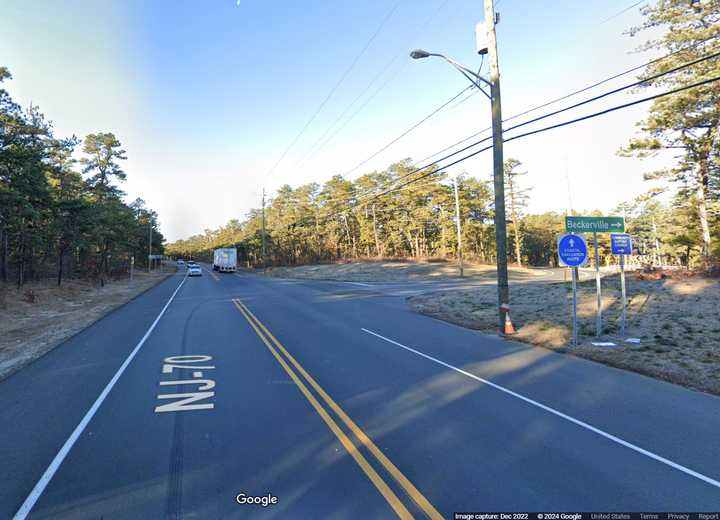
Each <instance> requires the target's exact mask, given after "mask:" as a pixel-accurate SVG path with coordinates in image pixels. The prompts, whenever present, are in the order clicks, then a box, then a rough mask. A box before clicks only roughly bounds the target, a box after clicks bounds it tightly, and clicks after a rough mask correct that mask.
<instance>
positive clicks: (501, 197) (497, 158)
mask: <svg viewBox="0 0 720 520" xmlns="http://www.w3.org/2000/svg"><path fill="white" fill-rule="evenodd" d="M484 1H485V25H486V28H487V45H488V58H489V62H490V102H491V104H492V131H493V184H494V186H495V243H496V246H495V247H496V250H497V283H498V311H499V322H498V323H499V328H500V333H501V334H503V333H504V331H505V315H506V314H507V313H508V312H509V310H510V288H509V286H508V270H507V229H506V227H507V226H506V222H505V178H504V173H503V133H502V110H501V105H500V67H499V65H498V55H497V39H496V36H495V7H494V5H493V0H484Z"/></svg>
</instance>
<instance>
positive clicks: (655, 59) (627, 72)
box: [418, 37, 714, 162]
mask: <svg viewBox="0 0 720 520" xmlns="http://www.w3.org/2000/svg"><path fill="white" fill-rule="evenodd" d="M712 39H714V37H711V38H707V39H705V40H701V41H699V42H696V43H695V44H693V45H689V46H687V47H683V48H681V49H678V50H676V51H673V52H671V53H668V54H665V55H663V56H660V57H659V58H654V59H652V60H649V61H647V62H645V63H642V64H640V65H636V66H634V67H631V68H629V69H626V70H624V71H622V72H619V73H617V74H614V75H612V76H610V77H608V78H605V79H603V80H600V81H597V82H595V83H592V84H591V85H588V86H586V87H583V88H581V89H578V90H575V91H573V92H570V93H569V94H565V95H563V96H560V97H558V98H555V99H553V100H551V101H547V102H545V103H542V104H540V105H537V106H534V107H532V108H528V109H526V110H523V111H522V112H519V113H517V114H515V115H512V116H510V117H507V118H505V119H503V123H506V122H508V121H512V120H514V119H517V118H519V117H522V116H524V115H527V114H530V113H531V112H535V111H536V110H540V109H542V108H545V107H547V106H550V105H554V104H555V103H559V102H560V101H564V100H565V99H568V98H571V97H573V96H576V95H578V94H582V93H583V92H587V91H588V90H591V89H593V88H595V87H599V86H600V85H603V84H605V83H608V82H610V81H612V80H614V79H617V78H620V77H622V76H626V75H627V74H630V73H632V72H635V71H637V70H640V69H642V68H645V67H647V66H649V65H653V64H655V63H657V62H659V61H662V60H665V59H667V58H670V57H672V56H674V55H676V54H679V53H681V52H685V51H687V50H691V49H694V48H695V47H698V46H699V45H701V44H703V43H706V42H708V41H710V40H712ZM491 129H492V127H491V126H488V127H487V128H483V129H482V130H480V131H478V132H475V133H474V134H472V135H469V136H467V137H465V138H463V139H461V140H459V141H457V142H455V143H453V144H451V145H449V146H446V147H445V148H443V149H442V150H438V151H437V152H435V153H433V154H430V155H428V156H427V157H424V158H422V159H420V160H419V161H418V162H425V161H427V160H428V159H430V158H432V157H434V156H436V155H439V154H441V153H443V152H446V151H447V150H450V149H451V148H454V147H455V146H458V145H460V144H462V143H465V142H467V141H469V140H470V139H472V138H473V137H477V136H479V135H480V134H482V133H484V132H487V131H488V130H491Z"/></svg>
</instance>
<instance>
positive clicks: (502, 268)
mask: <svg viewBox="0 0 720 520" xmlns="http://www.w3.org/2000/svg"><path fill="white" fill-rule="evenodd" d="M485 20H486V24H485V25H486V27H485V25H483V24H479V25H478V29H477V33H476V34H477V37H478V53H480V54H485V53H486V52H487V53H488V57H489V58H490V80H489V81H488V80H487V79H485V78H483V77H482V76H480V74H478V73H476V72H473V71H472V70H470V69H469V68H467V67H465V66H464V65H461V64H460V63H458V62H457V61H455V60H454V59H452V58H449V57H448V56H445V55H443V54H439V53H436V52H428V51H425V50H422V49H415V50H414V51H412V52H411V53H410V57H411V58H412V59H414V60H419V59H424V58H429V57H430V56H435V57H438V58H442V59H444V60H445V61H446V62H448V63H449V64H450V65H452V66H453V67H454V68H455V69H457V70H458V71H459V72H460V73H461V74H462V75H463V76H465V77H466V78H467V79H468V80H469V81H470V83H472V84H473V85H474V86H475V87H477V88H478V89H480V91H481V92H482V93H483V94H485V95H486V96H487V97H488V99H490V103H491V106H492V131H493V186H494V191H495V244H496V250H497V277H498V318H499V328H500V333H501V334H509V333H512V331H513V328H512V323H511V322H510V315H509V313H510V289H509V286H508V270H507V229H506V222H505V177H504V172H503V135H502V113H501V108H500V71H499V67H498V61H497V42H496V39H495V22H496V14H495V12H494V8H493V2H492V0H485ZM485 29H487V30H486V31H485ZM483 33H485V34H483ZM484 37H487V41H485V40H484ZM483 84H484V85H487V86H488V87H490V94H488V93H487V92H485V91H484V90H483V88H482V86H483Z"/></svg>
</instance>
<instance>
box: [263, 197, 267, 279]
mask: <svg viewBox="0 0 720 520" xmlns="http://www.w3.org/2000/svg"><path fill="white" fill-rule="evenodd" d="M262 260H263V273H266V272H267V259H266V257H265V188H263V190H262Z"/></svg>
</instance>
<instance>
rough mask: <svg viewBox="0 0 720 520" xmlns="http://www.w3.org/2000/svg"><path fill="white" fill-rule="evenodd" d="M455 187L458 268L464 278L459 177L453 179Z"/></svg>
mask: <svg viewBox="0 0 720 520" xmlns="http://www.w3.org/2000/svg"><path fill="white" fill-rule="evenodd" d="M453 186H454V187H455V220H456V221H457V247H458V267H459V268H460V278H462V277H463V274H464V273H463V256H462V227H461V224H460V197H459V196H458V183H457V176H455V177H453Z"/></svg>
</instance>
